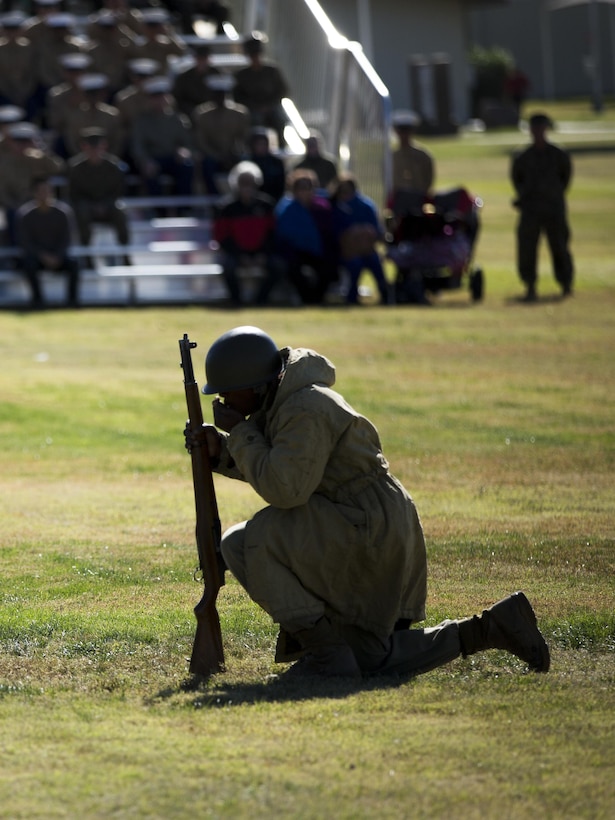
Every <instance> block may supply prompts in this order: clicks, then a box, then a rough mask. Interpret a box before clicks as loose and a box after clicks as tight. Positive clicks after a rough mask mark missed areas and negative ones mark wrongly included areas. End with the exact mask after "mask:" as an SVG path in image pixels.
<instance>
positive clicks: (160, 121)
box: [131, 109, 192, 165]
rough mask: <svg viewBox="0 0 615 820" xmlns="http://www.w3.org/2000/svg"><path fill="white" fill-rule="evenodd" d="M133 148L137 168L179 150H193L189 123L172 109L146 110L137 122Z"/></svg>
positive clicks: (132, 143) (134, 127)
mask: <svg viewBox="0 0 615 820" xmlns="http://www.w3.org/2000/svg"><path fill="white" fill-rule="evenodd" d="M131 148H132V151H131V152H132V157H133V159H134V160H135V162H136V163H137V164H138V165H142V164H143V163H146V162H148V161H151V160H156V159H158V158H160V157H167V156H172V155H174V154H175V152H176V151H177V150H178V149H179V148H189V149H192V131H191V128H190V120H189V119H188V118H187V117H185V116H184V115H183V114H178V113H177V111H174V110H172V109H167V110H165V111H145V112H143V114H141V115H140V116H139V117H137V118H136V119H135V122H134V126H133V129H132V140H131Z"/></svg>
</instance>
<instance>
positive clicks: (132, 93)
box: [113, 85, 150, 134]
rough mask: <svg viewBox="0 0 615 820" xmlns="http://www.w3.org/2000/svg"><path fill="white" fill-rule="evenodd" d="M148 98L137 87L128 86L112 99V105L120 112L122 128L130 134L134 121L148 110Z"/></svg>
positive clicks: (147, 95)
mask: <svg viewBox="0 0 615 820" xmlns="http://www.w3.org/2000/svg"><path fill="white" fill-rule="evenodd" d="M149 103H150V96H149V94H146V93H145V91H143V89H142V88H140V87H139V86H137V85H129V86H126V88H123V89H122V90H121V91H118V93H117V94H116V95H115V96H114V97H113V105H114V107H115V108H117V110H118V111H119V112H120V118H121V120H122V127H123V128H124V131H125V132H126V134H130V131H131V129H132V125H133V123H134V121H135V119H136V118H137V117H138V116H139V114H142V113H143V112H145V111H147V110H148V108H149Z"/></svg>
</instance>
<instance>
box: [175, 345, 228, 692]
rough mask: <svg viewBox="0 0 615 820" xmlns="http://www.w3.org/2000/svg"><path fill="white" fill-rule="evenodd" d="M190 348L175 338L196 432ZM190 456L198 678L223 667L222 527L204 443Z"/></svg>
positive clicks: (199, 413) (193, 662)
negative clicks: (197, 575) (199, 583)
mask: <svg viewBox="0 0 615 820" xmlns="http://www.w3.org/2000/svg"><path fill="white" fill-rule="evenodd" d="M194 347H196V342H191V341H190V339H189V338H188V334H187V333H184V338H183V339H180V340H179V349H180V353H181V366H182V369H183V371H184V387H185V391H186V404H187V407H188V425H189V427H190V429H191V430H192V431H194V432H196V431H197V430H199V429H200V428H201V427H202V426H203V410H202V407H201V396H200V393H199V387H198V384H197V383H196V380H195V378H194V369H193V367H192V354H191V351H192V348H194ZM190 455H191V458H192V481H193V484H194V503H195V508H196V544H197V550H198V556H199V570H200V571H201V573H202V575H203V581H204V589H203V596H202V598H201V600H200V601H199V602H198V604H197V605H196V606H195V607H194V614H195V617H196V622H197V625H196V634H195V636H194V642H193V645H192V657H191V658H190V672H191V673H192V674H193V675H198V676H200V677H209V676H210V675H212V674H215V673H216V672H221V671H223V670H224V648H223V645H222V632H221V629H220V618H219V617H218V610H217V609H216V600H217V597H218V592H219V591H220V587H221V586H222V584H223V583H224V578H223V575H221V572H220V566H219V557H218V556H219V550H220V539H221V531H222V530H221V526H220V517H219V515H218V505H217V502H216V492H215V488H214V480H213V475H212V471H211V463H210V460H209V453H208V451H207V445H206V444H203V445H202V446H193V447H192V448H191V453H190Z"/></svg>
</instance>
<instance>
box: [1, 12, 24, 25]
mask: <svg viewBox="0 0 615 820" xmlns="http://www.w3.org/2000/svg"><path fill="white" fill-rule="evenodd" d="M27 19H28V16H27V15H26V14H24V12H23V11H8V12H7V13H6V14H3V15H2V16H1V17H0V25H2V27H3V28H21V27H22V26H23V24H24V23H25V22H26V20H27Z"/></svg>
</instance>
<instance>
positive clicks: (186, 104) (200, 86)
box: [173, 43, 220, 118]
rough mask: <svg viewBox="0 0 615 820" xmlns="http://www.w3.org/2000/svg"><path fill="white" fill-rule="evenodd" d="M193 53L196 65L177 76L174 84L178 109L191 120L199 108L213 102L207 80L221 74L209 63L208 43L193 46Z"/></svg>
mask: <svg viewBox="0 0 615 820" xmlns="http://www.w3.org/2000/svg"><path fill="white" fill-rule="evenodd" d="M192 52H193V54H194V65H192V66H190V67H189V68H187V69H186V70H185V71H181V72H180V73H179V74H177V76H176V77H175V80H174V83H173V96H174V97H175V101H176V103H177V107H178V108H179V110H180V111H181V112H182V113H183V114H186V116H188V117H190V118H192V116H193V114H194V109H195V108H196V107H197V106H199V105H203V103H208V102H211V100H212V90H211V88H210V87H209V85H208V84H207V80H208V78H209V77H215V76H219V74H220V72H219V71H218V69H217V68H213V67H212V65H211V64H210V62H209V57H210V55H211V46H210V45H209V44H208V43H202V44H198V45H196V46H193V48H192Z"/></svg>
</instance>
